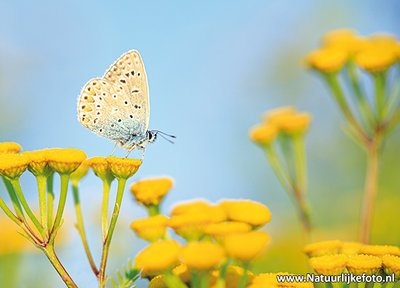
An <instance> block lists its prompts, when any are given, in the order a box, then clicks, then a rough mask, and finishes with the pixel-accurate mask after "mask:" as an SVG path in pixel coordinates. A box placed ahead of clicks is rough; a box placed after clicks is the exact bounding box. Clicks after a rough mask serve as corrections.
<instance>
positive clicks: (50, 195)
mask: <svg viewBox="0 0 400 288" xmlns="http://www.w3.org/2000/svg"><path fill="white" fill-rule="evenodd" d="M53 181H54V173H51V175H49V177H47V227H48V232H49V233H50V232H51V229H52V226H53V202H54V191H53Z"/></svg>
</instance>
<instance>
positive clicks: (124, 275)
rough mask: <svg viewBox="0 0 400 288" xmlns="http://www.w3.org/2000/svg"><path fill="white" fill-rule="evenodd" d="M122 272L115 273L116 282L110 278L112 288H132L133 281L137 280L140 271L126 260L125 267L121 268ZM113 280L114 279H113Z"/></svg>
mask: <svg viewBox="0 0 400 288" xmlns="http://www.w3.org/2000/svg"><path fill="white" fill-rule="evenodd" d="M122 270H123V271H117V272H116V273H117V277H116V278H118V280H117V281H116V280H114V279H112V278H110V281H111V283H112V285H113V287H114V288H134V287H136V286H135V285H134V283H135V281H136V280H137V279H138V278H139V274H140V271H139V270H138V269H136V268H134V267H133V265H132V262H131V261H130V260H128V265H127V266H122ZM114 278H115V277H114Z"/></svg>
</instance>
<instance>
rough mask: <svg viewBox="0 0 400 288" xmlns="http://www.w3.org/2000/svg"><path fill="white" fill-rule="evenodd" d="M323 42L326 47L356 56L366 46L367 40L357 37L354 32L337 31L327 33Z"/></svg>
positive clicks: (347, 30) (346, 30)
mask: <svg viewBox="0 0 400 288" xmlns="http://www.w3.org/2000/svg"><path fill="white" fill-rule="evenodd" d="M322 42H323V44H324V46H325V47H329V48H331V49H336V50H342V51H344V52H348V53H350V54H354V53H356V52H357V51H359V50H360V49H362V48H363V47H364V46H365V45H366V42H367V41H366V39H365V38H363V37H360V36H357V35H356V33H355V31H354V30H351V29H337V30H334V31H331V32H328V33H326V34H325V35H324V36H323V39H322Z"/></svg>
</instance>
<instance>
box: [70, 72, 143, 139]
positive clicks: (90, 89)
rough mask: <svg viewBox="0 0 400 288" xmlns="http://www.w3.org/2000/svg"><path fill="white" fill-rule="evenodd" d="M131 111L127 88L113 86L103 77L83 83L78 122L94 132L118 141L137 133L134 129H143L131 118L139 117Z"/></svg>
mask: <svg viewBox="0 0 400 288" xmlns="http://www.w3.org/2000/svg"><path fill="white" fill-rule="evenodd" d="M134 112H135V111H134V110H133V109H132V107H131V103H130V100H129V96H128V91H127V90H126V87H124V86H115V85H114V84H113V83H110V82H109V81H108V80H106V79H103V78H95V79H92V80H90V81H89V82H88V83H86V85H85V86H84V87H83V89H82V91H81V94H80V96H79V99H78V118H79V122H80V123H81V124H82V125H83V126H85V127H87V128H89V129H90V130H92V131H93V132H95V133H96V134H98V135H100V136H103V137H106V138H108V139H110V140H112V141H115V142H119V143H121V144H124V143H126V142H127V141H128V140H129V139H130V137H131V136H132V135H133V134H135V133H136V132H135V131H133V129H136V130H137V131H140V130H143V129H144V127H140V125H139V124H138V122H137V121H134V119H135V118H136V117H138V115H137V113H136V114H135V113H134ZM136 119H137V118H136ZM132 122H133V123H136V126H135V125H132Z"/></svg>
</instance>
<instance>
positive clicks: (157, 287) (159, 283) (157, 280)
mask: <svg viewBox="0 0 400 288" xmlns="http://www.w3.org/2000/svg"><path fill="white" fill-rule="evenodd" d="M164 278H165V277H164V275H157V276H156V277H154V278H153V279H151V281H150V283H149V286H148V287H147V288H168V287H167V285H166V284H165V281H164Z"/></svg>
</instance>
